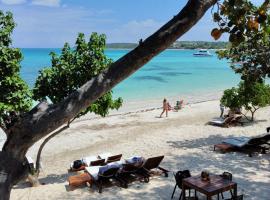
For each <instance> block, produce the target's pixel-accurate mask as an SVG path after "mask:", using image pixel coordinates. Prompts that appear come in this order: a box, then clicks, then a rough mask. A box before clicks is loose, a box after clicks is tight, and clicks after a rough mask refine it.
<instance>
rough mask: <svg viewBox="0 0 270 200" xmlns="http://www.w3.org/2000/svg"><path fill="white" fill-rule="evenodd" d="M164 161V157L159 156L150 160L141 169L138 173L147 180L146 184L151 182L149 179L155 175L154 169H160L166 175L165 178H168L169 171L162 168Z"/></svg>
mask: <svg viewBox="0 0 270 200" xmlns="http://www.w3.org/2000/svg"><path fill="white" fill-rule="evenodd" d="M163 159H164V156H157V157H152V158H148V159H147V160H146V161H145V162H144V163H143V165H142V167H141V168H140V169H139V171H138V173H139V174H141V175H143V176H144V178H145V182H149V177H150V175H151V173H153V169H159V170H160V171H161V172H162V173H164V174H165V177H168V172H169V171H168V170H166V169H164V168H162V167H160V166H159V165H160V163H161V162H162V160H163Z"/></svg>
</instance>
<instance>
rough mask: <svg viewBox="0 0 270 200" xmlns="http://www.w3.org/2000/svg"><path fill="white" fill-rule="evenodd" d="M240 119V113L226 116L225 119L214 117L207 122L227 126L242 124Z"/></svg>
mask: <svg viewBox="0 0 270 200" xmlns="http://www.w3.org/2000/svg"><path fill="white" fill-rule="evenodd" d="M241 119H242V116H241V115H234V116H230V117H226V118H225V119H223V118H215V119H212V120H211V121H209V122H208V123H207V124H209V125H213V126H220V127H226V128H228V127H230V126H233V125H239V124H240V125H242V122H241Z"/></svg>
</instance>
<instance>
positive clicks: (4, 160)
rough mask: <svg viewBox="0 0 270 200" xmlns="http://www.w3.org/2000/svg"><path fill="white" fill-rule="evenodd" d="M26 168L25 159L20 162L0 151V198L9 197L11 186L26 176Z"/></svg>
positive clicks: (3, 199)
mask: <svg viewBox="0 0 270 200" xmlns="http://www.w3.org/2000/svg"><path fill="white" fill-rule="evenodd" d="M28 169H29V168H28V162H27V160H26V159H24V160H23V161H22V162H21V161H18V159H15V158H13V157H12V155H11V154H8V153H6V152H2V151H0V200H8V199H9V197H10V191H11V188H12V186H13V185H15V184H16V183H18V182H19V181H20V180H22V179H23V178H26V177H27V174H28Z"/></svg>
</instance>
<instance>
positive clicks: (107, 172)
mask: <svg viewBox="0 0 270 200" xmlns="http://www.w3.org/2000/svg"><path fill="white" fill-rule="evenodd" d="M121 167H122V166H121V164H120V163H117V162H115V163H110V164H108V165H105V166H94V167H86V168H85V170H86V172H87V173H89V174H90V176H91V178H92V182H91V184H90V187H92V185H93V184H95V185H97V187H98V192H99V193H102V188H103V183H104V182H105V181H108V180H110V179H115V180H117V181H119V182H120V184H121V185H123V184H124V183H123V181H122V180H121V179H119V178H118V177H117V176H116V174H117V172H118V171H119V169H120V168H121Z"/></svg>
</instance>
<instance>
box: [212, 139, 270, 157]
mask: <svg viewBox="0 0 270 200" xmlns="http://www.w3.org/2000/svg"><path fill="white" fill-rule="evenodd" d="M269 142H270V134H264V135H259V136H256V137H245V136H243V137H232V138H227V139H225V140H223V141H222V143H220V144H216V145H214V150H220V151H223V152H228V151H242V152H246V153H248V154H249V155H250V156H252V153H253V152H260V153H266V151H267V150H269V148H270V143H269Z"/></svg>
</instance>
